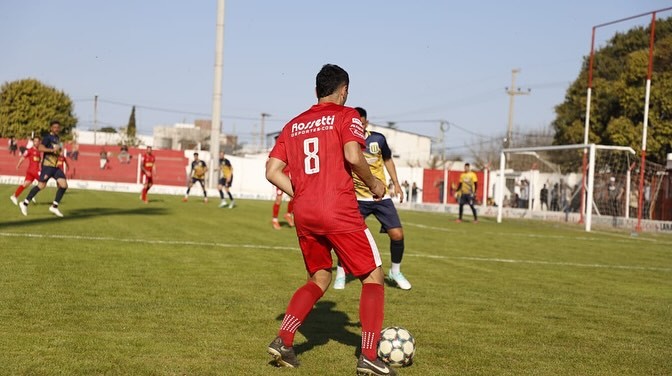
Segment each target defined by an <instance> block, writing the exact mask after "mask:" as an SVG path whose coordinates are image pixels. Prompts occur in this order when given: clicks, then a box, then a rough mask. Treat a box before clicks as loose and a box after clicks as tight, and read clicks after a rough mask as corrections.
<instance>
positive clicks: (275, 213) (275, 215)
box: [273, 203, 280, 218]
mask: <svg viewBox="0 0 672 376" xmlns="http://www.w3.org/2000/svg"><path fill="white" fill-rule="evenodd" d="M278 213H280V204H275V203H274V204H273V218H278Z"/></svg>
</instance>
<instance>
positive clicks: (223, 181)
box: [217, 151, 236, 209]
mask: <svg viewBox="0 0 672 376" xmlns="http://www.w3.org/2000/svg"><path fill="white" fill-rule="evenodd" d="M219 172H220V177H219V185H218V186H217V189H218V190H219V198H220V199H221V200H222V201H221V202H220V203H219V207H220V208H223V207H225V206H227V205H228V206H229V209H233V208H234V207H235V206H236V204H235V202H234V201H233V195H232V194H231V191H230V190H229V188H231V184H233V166H232V165H231V161H229V160H228V159H226V158H225V157H224V152H223V151H222V152H220V153H219ZM222 189H224V190H226V194H227V195H228V196H229V200H230V203H229V204H227V203H226V199H225V198H224V190H222Z"/></svg>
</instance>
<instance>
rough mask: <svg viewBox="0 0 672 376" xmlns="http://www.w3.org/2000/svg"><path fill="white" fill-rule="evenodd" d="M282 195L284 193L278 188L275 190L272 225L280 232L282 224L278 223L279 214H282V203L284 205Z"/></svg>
mask: <svg viewBox="0 0 672 376" xmlns="http://www.w3.org/2000/svg"><path fill="white" fill-rule="evenodd" d="M282 195H283V192H282V191H281V190H280V189H278V188H276V189H275V201H273V217H272V219H271V224H272V225H273V228H274V229H276V230H280V229H281V228H282V227H281V226H280V222H279V221H278V214H280V203H282Z"/></svg>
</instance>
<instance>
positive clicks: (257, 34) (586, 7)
mask: <svg viewBox="0 0 672 376" xmlns="http://www.w3.org/2000/svg"><path fill="white" fill-rule="evenodd" d="M670 6H672V1H659V0H658V1H654V0H595V1H579V0H566V1H538V0H537V1H532V0H526V1H515V0H512V1H494V0H493V1H448V0H445V1H441V0H432V1H429V0H427V1H414V2H411V1H396V0H390V1H382V0H370V1H362V0H359V1H353V0H342V1H339V2H318V1H306V0H297V1H289V0H288V1H261V0H228V1H227V2H226V18H225V37H224V39H225V40H224V73H223V96H222V120H223V131H224V132H225V133H237V134H238V135H239V137H240V138H241V140H243V141H251V140H252V134H253V133H254V132H258V131H259V129H258V127H259V123H260V120H259V119H260V114H261V113H262V112H264V113H269V114H271V117H270V118H268V120H267V123H266V130H267V131H275V130H279V129H280V128H281V127H282V125H284V123H285V122H286V121H288V120H289V119H290V118H291V117H292V116H293V115H295V114H297V113H299V112H301V111H303V110H305V109H306V108H308V107H309V106H310V105H312V104H313V103H314V102H315V96H314V79H315V74H316V73H317V71H318V70H319V69H320V67H321V65H322V64H324V63H335V64H338V65H340V66H342V67H343V68H345V69H346V70H347V71H348V72H349V73H350V78H351V85H350V96H349V100H348V105H351V106H362V107H364V108H366V109H367V110H368V112H369V118H370V120H371V121H372V122H374V123H376V124H385V123H387V122H395V123H396V125H397V127H398V128H400V129H403V130H407V131H411V132H415V133H420V134H425V135H428V136H432V137H436V136H438V135H439V120H441V119H443V120H447V121H448V122H450V123H452V124H453V125H454V126H451V127H450V129H449V130H448V132H447V133H446V146H447V147H448V148H449V149H450V150H451V151H452V152H453V153H458V154H459V153H467V152H468V148H467V147H466V145H469V144H471V143H474V142H477V141H479V140H480V139H481V137H495V136H499V135H502V134H503V133H504V132H505V131H506V126H507V121H508V108H509V98H508V96H507V95H506V93H505V89H504V88H505V87H507V86H509V85H510V83H511V70H512V69H513V68H520V69H521V72H520V73H519V74H518V76H517V85H516V86H519V87H521V88H523V89H527V88H530V89H531V90H532V91H531V95H529V96H517V97H516V100H515V112H514V127H515V129H516V130H517V131H525V130H530V129H532V130H537V129H542V128H544V127H546V126H547V125H548V124H549V123H550V122H551V121H552V120H553V119H554V116H555V115H554V111H553V108H554V107H555V106H556V105H557V104H559V103H561V102H562V100H563V98H564V95H565V90H566V89H567V87H568V85H569V84H570V83H571V82H572V81H573V80H574V79H575V78H576V76H577V74H578V72H579V70H580V67H581V63H582V59H583V58H584V57H585V56H586V55H587V54H588V53H589V50H590V36H591V29H592V27H593V26H594V25H596V24H601V23H604V22H608V21H612V20H615V19H620V18H624V17H629V16H632V15H635V14H639V13H645V12H649V11H653V10H657V9H661V8H666V7H670ZM216 8H217V1H216V0H209V1H205V0H201V1H158V0H153V1H130V0H115V1H93V0H61V1H46V0H32V1H19V0H4V1H2V2H0V51H2V55H1V57H0V83H4V82H7V81H14V80H18V79H22V78H28V77H32V78H36V79H39V80H40V81H42V82H44V83H45V84H48V85H51V86H54V87H56V88H57V89H59V90H63V91H64V92H66V93H67V94H68V95H69V96H70V97H71V98H72V99H73V100H74V102H75V113H76V115H77V117H78V118H79V127H80V128H82V129H89V128H91V127H92V125H93V107H94V106H93V98H94V96H95V95H98V97H99V104H98V121H99V123H100V125H101V126H114V127H121V126H124V125H125V124H126V123H127V122H128V118H129V115H130V111H131V107H130V106H131V105H136V106H137V110H136V119H137V122H138V127H139V130H140V132H141V133H145V134H151V131H152V128H153V127H154V126H156V125H166V124H173V123H176V122H192V121H193V120H194V119H200V118H205V119H209V118H210V115H209V114H210V113H211V108H212V90H213V65H214V45H215V21H216ZM661 16H663V17H670V16H672V12H669V11H668V12H665V13H662V14H661ZM649 21H650V17H642V18H639V19H637V20H634V21H631V22H625V23H621V24H618V25H614V26H610V27H605V28H603V29H599V31H598V35H597V43H598V47H599V45H601V44H604V42H605V41H606V40H607V39H609V38H611V37H612V36H613V34H614V33H615V32H619V31H620V32H623V31H626V30H628V29H629V28H631V27H633V26H635V25H638V26H646V25H648V22H649ZM654 84H655V83H654Z"/></svg>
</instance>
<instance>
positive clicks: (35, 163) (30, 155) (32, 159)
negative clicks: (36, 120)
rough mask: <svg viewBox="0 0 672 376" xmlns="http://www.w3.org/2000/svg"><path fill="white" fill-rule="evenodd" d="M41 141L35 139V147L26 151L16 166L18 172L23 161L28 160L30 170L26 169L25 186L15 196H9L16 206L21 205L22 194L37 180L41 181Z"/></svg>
mask: <svg viewBox="0 0 672 376" xmlns="http://www.w3.org/2000/svg"><path fill="white" fill-rule="evenodd" d="M40 141H41V140H40V138H39V137H37V136H35V137H33V140H32V143H33V145H32V146H31V147H30V148H28V149H26V151H25V152H24V153H23V154H22V155H21V157H20V158H19V163H18V164H17V165H16V170H17V171H18V170H19V167H21V164H22V163H23V161H24V160H28V169H26V177H25V178H23V184H22V185H19V186H18V188H16V191H14V194H13V195H11V196H9V199H10V200H12V202H13V203H14V205H18V204H19V200H18V198H19V195H20V194H21V192H23V190H24V189H26V188H28V186H29V185H31V184H33V182H34V181H35V180H39V178H40V162H41V161H42V154H40V150H39V149H38V145H39V144H40Z"/></svg>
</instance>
